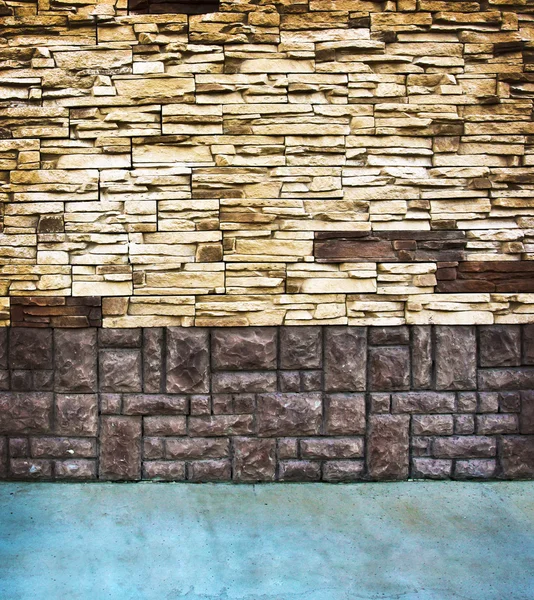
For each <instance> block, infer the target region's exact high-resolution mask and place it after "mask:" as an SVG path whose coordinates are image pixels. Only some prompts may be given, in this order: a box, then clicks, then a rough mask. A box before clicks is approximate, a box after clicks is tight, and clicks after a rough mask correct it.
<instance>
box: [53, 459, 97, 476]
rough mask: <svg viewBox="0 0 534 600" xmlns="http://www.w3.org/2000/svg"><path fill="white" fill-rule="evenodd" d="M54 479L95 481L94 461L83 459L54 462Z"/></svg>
mask: <svg viewBox="0 0 534 600" xmlns="http://www.w3.org/2000/svg"><path fill="white" fill-rule="evenodd" d="M54 469H55V476H56V479H59V480H61V479H72V480H75V481H89V480H92V479H96V461H95V460H86V459H83V458H72V459H69V460H56V461H54Z"/></svg>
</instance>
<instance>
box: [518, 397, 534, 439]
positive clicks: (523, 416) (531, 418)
mask: <svg viewBox="0 0 534 600" xmlns="http://www.w3.org/2000/svg"><path fill="white" fill-rule="evenodd" d="M519 433H523V434H534V390H528V391H525V392H521V413H520V415H519Z"/></svg>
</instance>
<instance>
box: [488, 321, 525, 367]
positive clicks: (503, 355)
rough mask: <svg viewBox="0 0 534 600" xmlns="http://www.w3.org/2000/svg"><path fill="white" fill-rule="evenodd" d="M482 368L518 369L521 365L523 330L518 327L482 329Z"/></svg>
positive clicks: (505, 326) (493, 326)
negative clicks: (502, 367) (504, 367)
mask: <svg viewBox="0 0 534 600" xmlns="http://www.w3.org/2000/svg"><path fill="white" fill-rule="evenodd" d="M479 336H480V341H479V343H480V366H481V367H497V366H506V367H517V366H519V365H520V364H521V328H520V327H519V326H518V325H500V326H499V325H492V326H491V327H488V326H486V327H481V328H480V330H479Z"/></svg>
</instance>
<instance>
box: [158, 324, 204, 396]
mask: <svg viewBox="0 0 534 600" xmlns="http://www.w3.org/2000/svg"><path fill="white" fill-rule="evenodd" d="M208 372H209V351H208V332H207V330H204V329H179V328H177V327H172V328H170V329H168V330H167V383H166V385H167V391H168V392H173V393H175V392H187V393H190V394H191V393H202V392H207V391H209V381H208Z"/></svg>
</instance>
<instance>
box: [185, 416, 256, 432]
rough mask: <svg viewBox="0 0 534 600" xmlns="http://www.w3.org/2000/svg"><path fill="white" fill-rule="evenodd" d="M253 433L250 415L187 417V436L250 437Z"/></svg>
mask: <svg viewBox="0 0 534 600" xmlns="http://www.w3.org/2000/svg"><path fill="white" fill-rule="evenodd" d="M253 433H254V417H253V416H252V415H216V416H215V415H214V416H211V417H189V435H193V436H199V437H202V436H221V435H251V434H253Z"/></svg>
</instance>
